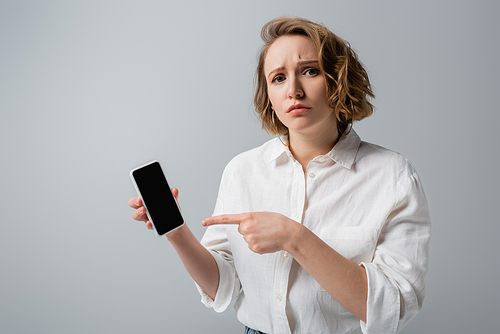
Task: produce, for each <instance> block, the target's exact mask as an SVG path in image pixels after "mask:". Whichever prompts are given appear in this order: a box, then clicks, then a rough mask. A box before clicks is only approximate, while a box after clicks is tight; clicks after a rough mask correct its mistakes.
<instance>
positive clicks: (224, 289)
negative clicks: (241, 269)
mask: <svg viewBox="0 0 500 334" xmlns="http://www.w3.org/2000/svg"><path fill="white" fill-rule="evenodd" d="M209 251H210V253H211V254H212V256H213V258H214V259H215V262H216V263H217V267H218V269H219V287H218V289H217V294H216V296H215V300H213V299H212V298H210V297H209V296H208V295H207V294H206V293H205V291H203V289H202V288H201V287H200V286H199V285H198V284H197V283H196V282H195V283H194V284H195V285H196V288H197V289H198V292H199V293H200V295H201V302H202V303H203V304H204V305H205V306H206V307H208V308H213V309H214V311H215V312H217V313H221V312H224V311H225V310H226V309H227V307H228V306H229V304H230V303H231V301H232V300H233V298H234V297H236V296H237V295H238V293H239V290H240V289H239V280H238V279H237V278H236V275H235V273H236V272H235V270H234V268H233V266H232V265H231V264H229V263H228V262H227V261H226V260H224V259H223V258H222V256H221V255H220V254H218V253H217V252H215V251H211V250H209Z"/></svg>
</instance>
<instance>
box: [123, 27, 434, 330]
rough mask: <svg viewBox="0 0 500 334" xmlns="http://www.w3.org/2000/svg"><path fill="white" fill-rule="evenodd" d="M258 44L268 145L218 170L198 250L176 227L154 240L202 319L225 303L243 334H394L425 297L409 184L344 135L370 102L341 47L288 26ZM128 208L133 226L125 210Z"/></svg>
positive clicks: (319, 30) (394, 159)
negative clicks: (203, 309)
mask: <svg viewBox="0 0 500 334" xmlns="http://www.w3.org/2000/svg"><path fill="white" fill-rule="evenodd" d="M262 37H263V40H264V42H265V45H264V47H263V48H262V51H261V54H260V58H259V64H258V67H257V89H256V93H255V100H254V102H255V106H256V109H257V112H258V114H259V115H260V118H261V120H262V124H263V128H264V129H266V130H267V131H268V132H269V133H271V134H276V135H277V137H276V138H274V139H271V140H270V141H268V142H266V143H265V144H263V145H262V146H260V147H258V148H255V149H253V150H250V151H248V152H244V153H242V154H240V155H238V156H236V157H235V158H234V159H233V160H232V161H231V162H230V163H229V164H228V165H227V167H226V169H225V170H224V174H223V177H222V181H221V185H220V190H219V195H218V198H217V203H216V207H215V211H214V216H213V217H210V218H207V219H205V220H204V221H203V222H202V225H203V226H207V227H208V228H207V231H206V234H205V236H204V237H203V239H202V241H201V243H200V242H199V241H198V240H197V239H196V237H194V235H193V234H192V233H191V231H190V230H189V228H188V226H187V225H185V226H183V227H182V228H180V229H178V230H176V231H174V232H173V233H171V234H169V235H168V236H167V238H168V240H169V241H170V242H171V243H172V245H173V246H174V248H175V250H176V251H177V253H178V254H179V256H180V258H181V260H182V261H183V263H184V265H185V267H186V269H187V270H188V272H189V273H190V275H191V276H192V277H193V279H194V281H195V282H196V284H197V286H198V288H199V291H200V293H201V295H202V302H203V303H204V304H205V305H206V306H207V307H213V308H214V310H215V311H216V312H222V311H224V310H225V309H226V308H227V306H228V305H229V304H230V302H231V301H232V300H233V299H235V298H237V300H236V303H235V308H236V313H237V317H238V319H239V320H240V321H241V322H242V323H243V324H244V325H245V332H246V333H259V332H261V333H296V334H300V333H362V332H363V333H384V334H387V333H396V332H398V331H399V330H401V329H402V328H403V326H405V325H406V324H407V323H408V322H409V321H410V320H411V319H412V318H413V317H414V316H415V315H416V314H417V313H418V311H419V310H420V308H421V306H422V301H423V298H424V294H425V276H426V273H427V265H428V255H429V238H430V218H429V213H428V208H427V203H426V199H425V195H424V192H423V189H422V186H421V183H420V179H419V178H418V175H417V174H416V172H415V170H414V168H413V166H412V165H411V163H410V162H409V161H408V160H406V159H405V158H403V157H402V156H400V155H399V154H397V153H395V152H392V151H389V150H387V149H384V148H382V147H379V146H376V145H373V144H369V143H366V142H363V141H361V140H360V138H359V137H358V135H357V134H356V132H355V131H354V130H353V129H352V124H353V122H354V121H358V120H361V119H363V118H364V117H367V116H369V115H370V114H371V113H372V109H373V106H372V105H371V103H370V102H369V101H368V98H369V97H373V93H372V91H371V87H370V82H369V80H368V76H367V73H366V71H365V70H364V68H363V66H362V64H361V63H360V62H359V61H358V59H357V56H356V54H355V53H354V51H353V50H352V49H351V48H350V47H349V44H348V43H347V42H345V41H343V40H342V39H340V38H338V37H337V36H335V35H334V34H333V33H332V32H331V31H329V30H328V29H327V28H325V27H323V26H321V25H318V24H315V23H313V22H310V21H308V20H305V19H300V18H289V17H280V18H277V19H275V20H272V21H271V22H269V23H267V24H266V25H265V26H264V27H263V29H262ZM173 193H174V195H175V196H176V197H177V196H178V191H177V189H173ZM129 205H130V206H131V207H132V208H135V209H136V211H135V212H134V214H133V217H134V219H136V220H140V221H146V222H147V216H146V215H145V209H144V207H143V206H142V203H141V201H140V199H139V198H132V199H131V200H130V201H129ZM147 226H148V228H151V223H150V222H147Z"/></svg>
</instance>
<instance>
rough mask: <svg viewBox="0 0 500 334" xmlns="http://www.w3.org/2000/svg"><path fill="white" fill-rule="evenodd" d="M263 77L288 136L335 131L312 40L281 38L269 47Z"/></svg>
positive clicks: (305, 38) (295, 36) (304, 37)
mask: <svg viewBox="0 0 500 334" xmlns="http://www.w3.org/2000/svg"><path fill="white" fill-rule="evenodd" d="M264 73H265V75H266V80H267V88H268V94H269V99H270V100H271V105H272V107H273V109H274V110H275V112H276V114H277V116H278V117H279V119H280V120H281V122H282V123H283V124H284V125H285V126H287V127H288V130H289V133H290V136H294V135H295V134H299V133H300V134H304V135H314V134H320V133H324V131H336V129H337V120H336V117H335V114H334V112H333V110H332V108H330V107H329V106H328V104H327V100H326V94H327V88H326V80H325V77H324V76H323V73H321V70H320V69H319V63H318V53H317V51H316V47H315V46H314V43H313V41H312V40H311V39H309V38H308V37H306V36H301V35H288V36H281V37H279V38H278V39H276V41H275V42H274V43H273V44H272V45H271V46H270V48H269V50H268V52H267V55H266V58H265V62H264Z"/></svg>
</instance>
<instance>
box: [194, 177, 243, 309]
mask: <svg viewBox="0 0 500 334" xmlns="http://www.w3.org/2000/svg"><path fill="white" fill-rule="evenodd" d="M224 180H225V177H224V174H223V177H222V181H221V185H220V188H219V195H218V196H217V202H216V204H215V209H214V213H213V215H214V216H216V215H220V214H223V213H224V201H223V197H224V191H225V182H224ZM201 244H202V245H203V246H205V248H207V249H208V250H209V251H210V253H211V254H212V256H213V258H214V259H215V262H216V263H217V267H218V269H219V286H218V288H217V294H216V296H215V300H213V299H212V298H210V297H209V296H208V295H207V294H206V293H205V291H203V289H202V288H201V287H200V286H199V285H198V284H196V282H195V285H196V288H197V289H198V291H199V292H200V295H201V302H202V303H203V304H204V305H205V306H206V307H209V308H213V309H214V311H215V312H219V313H220V312H223V311H225V310H226V309H227V307H228V306H229V304H230V303H231V301H232V300H233V299H235V298H236V297H238V295H239V293H240V290H241V283H240V280H239V278H238V275H237V273H236V270H235V268H234V264H233V254H232V252H231V247H230V245H229V241H228V238H227V232H226V226H223V225H214V226H210V227H208V228H207V230H206V231H205V234H204V236H203V238H202V239H201Z"/></svg>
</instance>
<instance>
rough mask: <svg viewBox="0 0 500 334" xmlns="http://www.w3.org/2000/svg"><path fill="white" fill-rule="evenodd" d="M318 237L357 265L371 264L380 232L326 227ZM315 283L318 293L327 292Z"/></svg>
mask: <svg viewBox="0 0 500 334" xmlns="http://www.w3.org/2000/svg"><path fill="white" fill-rule="evenodd" d="M318 236H319V237H320V238H321V239H322V240H323V241H324V242H326V243H327V244H328V245H329V246H330V247H332V248H333V249H335V250H336V251H337V252H338V253H339V254H340V255H342V256H343V257H345V258H347V259H348V260H351V261H352V262H354V263H356V264H360V263H361V262H371V260H372V258H373V253H374V251H375V246H376V245H377V239H378V230H377V229H376V228H374V227H361V226H352V227H324V228H323V229H321V230H320V231H319V233H318ZM313 281H314V287H315V289H316V290H318V291H325V289H323V288H322V287H321V285H319V284H318V282H316V280H313Z"/></svg>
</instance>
